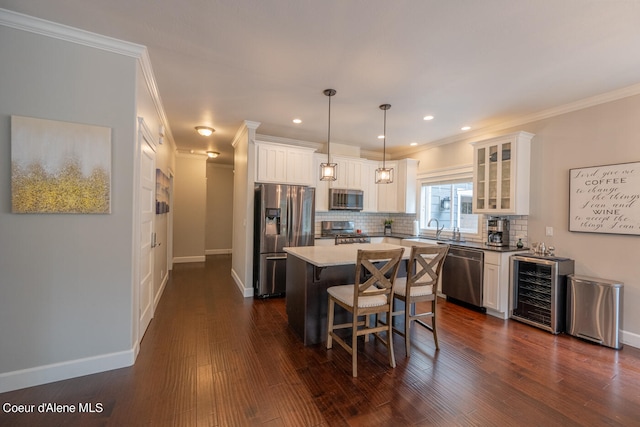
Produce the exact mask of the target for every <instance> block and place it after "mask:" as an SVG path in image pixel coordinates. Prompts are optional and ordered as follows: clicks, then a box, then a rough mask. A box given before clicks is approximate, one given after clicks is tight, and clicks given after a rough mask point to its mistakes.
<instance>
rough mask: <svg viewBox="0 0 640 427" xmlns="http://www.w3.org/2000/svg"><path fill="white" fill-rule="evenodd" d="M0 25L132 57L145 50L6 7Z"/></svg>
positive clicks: (1, 13)
mask: <svg viewBox="0 0 640 427" xmlns="http://www.w3.org/2000/svg"><path fill="white" fill-rule="evenodd" d="M0 25H3V26H5V27H9V28H15V29H17V30H22V31H28V32H31V33H35V34H40V35H43V36H47V37H51V38H55V39H59V40H64V41H68V42H71V43H77V44H80V45H84V46H88V47H93V48H96V49H102V50H106V51H108V52H113V53H117V54H120V55H126V56H131V57H133V58H139V57H140V56H141V55H142V54H143V51H144V50H146V48H145V47H144V46H142V45H139V44H136V43H131V42H125V41H122V40H118V39H115V38H112V37H108V36H103V35H100V34H96V33H92V32H89V31H85V30H81V29H78V28H73V27H69V26H67V25H63V24H58V23H56V22H51V21H46V20H44V19H40V18H36V17H33V16H29V15H24V14H22V13H18V12H13V11H11V10H7V9H0Z"/></svg>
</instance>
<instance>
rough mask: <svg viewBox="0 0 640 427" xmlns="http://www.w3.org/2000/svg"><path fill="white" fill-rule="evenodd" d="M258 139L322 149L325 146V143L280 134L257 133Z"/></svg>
mask: <svg viewBox="0 0 640 427" xmlns="http://www.w3.org/2000/svg"><path fill="white" fill-rule="evenodd" d="M256 140H257V141H263V142H273V143H274V144H284V145H296V146H298V147H306V148H312V149H314V150H320V149H321V148H323V147H324V144H322V143H318V142H310V141H302V140H299V139H292V138H283V137H280V136H271V135H263V134H256Z"/></svg>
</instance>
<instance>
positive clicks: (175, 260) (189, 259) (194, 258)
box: [173, 255, 205, 264]
mask: <svg viewBox="0 0 640 427" xmlns="http://www.w3.org/2000/svg"><path fill="white" fill-rule="evenodd" d="M204 261H205V256H204V255H197V256H181V257H174V258H173V263H174V264H184V263H187V262H204Z"/></svg>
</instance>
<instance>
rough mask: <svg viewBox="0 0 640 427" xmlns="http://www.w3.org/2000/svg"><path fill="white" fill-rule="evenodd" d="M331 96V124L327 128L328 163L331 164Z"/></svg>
mask: <svg viewBox="0 0 640 427" xmlns="http://www.w3.org/2000/svg"><path fill="white" fill-rule="evenodd" d="M331 96H332V95H329V124H328V126H327V129H328V130H327V163H331V156H330V154H331Z"/></svg>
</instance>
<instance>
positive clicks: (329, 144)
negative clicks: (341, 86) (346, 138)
mask: <svg viewBox="0 0 640 427" xmlns="http://www.w3.org/2000/svg"><path fill="white" fill-rule="evenodd" d="M322 93H324V94H325V95H326V96H328V97H329V124H328V126H327V129H328V130H327V164H329V163H331V160H330V154H331V97H332V96H333V95H335V94H336V90H335V89H325V90H324V91H323V92H322Z"/></svg>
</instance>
